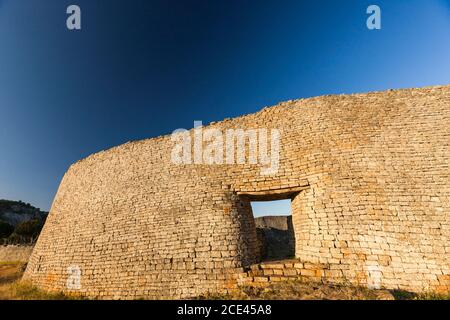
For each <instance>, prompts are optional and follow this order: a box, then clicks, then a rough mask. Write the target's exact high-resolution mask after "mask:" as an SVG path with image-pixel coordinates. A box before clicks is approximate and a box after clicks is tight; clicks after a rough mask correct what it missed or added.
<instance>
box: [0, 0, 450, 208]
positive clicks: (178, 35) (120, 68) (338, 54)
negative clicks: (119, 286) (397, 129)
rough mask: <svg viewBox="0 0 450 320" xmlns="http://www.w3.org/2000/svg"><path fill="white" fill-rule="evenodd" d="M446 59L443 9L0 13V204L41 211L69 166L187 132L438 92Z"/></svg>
mask: <svg viewBox="0 0 450 320" xmlns="http://www.w3.org/2000/svg"><path fill="white" fill-rule="evenodd" d="M70 4H78V5H79V6H80V7H81V10H82V30H81V31H76V32H73V31H68V30H67V29H66V25H65V21H66V8H67V6H68V5H70ZM370 4H377V5H379V6H380V7H381V10H382V29H381V30H379V31H378V30H377V31H370V30H368V29H367V28H366V19H367V14H366V8H367V7H368V6H369V5H370ZM449 57H450V1H443V0H388V1H359V0H352V1H350V0H348V1H345V0H343V1H264V0H258V1H257V0H254V1H251V0H226V1H225V0H214V1H212V0H203V1H200V0H196V1H191V0H184V1H174V0H160V1H149V0H141V1H138V0H129V1H124V0H122V1H115V0H109V1H101V0H71V1H64V0H41V1H29V0H0V117H1V125H0V152H1V153H0V198H6V199H14V200H19V199H20V200H23V201H26V202H30V203H32V204H33V205H36V206H38V207H41V208H42V209H49V207H50V205H51V202H52V199H53V197H54V195H55V193H56V190H57V187H58V184H59V182H60V180H61V178H62V176H63V174H64V172H65V171H66V170H67V168H68V167H69V165H70V164H71V163H73V162H75V161H76V160H78V159H80V158H83V157H85V156H87V155H89V154H91V153H93V152H97V151H100V150H103V149H107V148H110V147H112V146H115V145H118V144H121V143H124V142H127V141H129V140H136V139H143V138H148V137H152V136H157V135H161V134H167V133H170V132H172V131H173V130H174V129H176V128H190V127H192V126H193V121H194V120H202V121H203V123H208V122H210V121H218V120H221V119H223V118H226V117H234V116H238V115H241V114H245V113H250V112H255V111H257V110H259V109H261V108H262V107H264V106H267V105H273V104H276V103H278V102H280V101H283V100H289V99H297V98H303V97H310V96H317V95H322V94H333V93H354V92H367V91H375V90H385V89H390V88H406V87H421V86H428V85H437V84H448V83H450V59H449ZM280 208H281V209H280ZM283 208H284V209H283ZM286 209H288V206H286V205H283V206H281V207H280V206H273V207H269V208H268V209H267V210H268V211H270V212H271V213H287V210H286ZM258 210H259V209H258ZM275 211H276V212H275ZM280 211H284V212H280ZM261 212H262V211H258V212H257V214H260V213H261Z"/></svg>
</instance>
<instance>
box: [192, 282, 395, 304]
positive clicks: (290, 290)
mask: <svg viewBox="0 0 450 320" xmlns="http://www.w3.org/2000/svg"><path fill="white" fill-rule="evenodd" d="M200 299H221V300H394V299H395V297H394V296H393V295H392V294H391V293H390V292H389V291H387V290H369V289H366V288H362V287H354V286H343V285H342V286H341V285H325V284H319V283H313V282H301V281H286V282H285V281H283V282H278V283H274V284H271V285H270V286H268V287H266V288H255V287H245V286H244V287H240V288H239V289H238V290H237V291H236V292H235V293H233V294H228V295H209V296H203V297H200Z"/></svg>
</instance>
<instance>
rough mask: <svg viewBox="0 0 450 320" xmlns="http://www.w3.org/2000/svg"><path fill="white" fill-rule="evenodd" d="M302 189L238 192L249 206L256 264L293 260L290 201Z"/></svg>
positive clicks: (293, 244)
mask: <svg viewBox="0 0 450 320" xmlns="http://www.w3.org/2000/svg"><path fill="white" fill-rule="evenodd" d="M302 190H304V188H302V189H301V190H300V189H297V188H295V189H294V188H293V189H287V190H282V191H280V190H276V191H274V190H267V191H255V192H239V193H238V194H239V196H240V198H241V199H242V200H243V201H245V202H249V203H250V204H251V209H252V214H253V217H254V221H255V229H256V236H257V251H258V255H259V259H258V261H259V262H265V261H278V260H285V259H293V258H295V253H296V251H295V244H296V241H295V232H294V229H295V226H294V223H293V215H295V214H296V213H295V212H294V211H295V209H294V208H295V207H293V206H292V201H293V200H294V199H295V197H296V196H297V195H298V194H299V193H300V192H301V191H302Z"/></svg>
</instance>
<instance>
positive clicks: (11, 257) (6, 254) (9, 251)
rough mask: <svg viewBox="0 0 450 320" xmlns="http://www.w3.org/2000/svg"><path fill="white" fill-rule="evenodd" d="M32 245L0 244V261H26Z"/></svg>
mask: <svg viewBox="0 0 450 320" xmlns="http://www.w3.org/2000/svg"><path fill="white" fill-rule="evenodd" d="M32 251H33V246H25V245H20V246H19V245H17V246H16V245H7V246H2V245H0V262H28V259H29V258H30V255H31V252H32Z"/></svg>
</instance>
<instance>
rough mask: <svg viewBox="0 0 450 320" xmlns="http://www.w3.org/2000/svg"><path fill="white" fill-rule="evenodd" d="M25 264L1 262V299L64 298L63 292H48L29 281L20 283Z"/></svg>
mask: <svg viewBox="0 0 450 320" xmlns="http://www.w3.org/2000/svg"><path fill="white" fill-rule="evenodd" d="M25 266H26V265H25V264H24V263H20V262H19V263H18V262H0V300H64V299H67V298H68V297H66V296H64V295H63V294H48V293H45V292H42V291H40V290H38V289H37V288H36V287H33V286H32V285H30V284H27V283H20V282H19V281H20V279H21V278H22V274H23V272H24V271H25Z"/></svg>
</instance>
